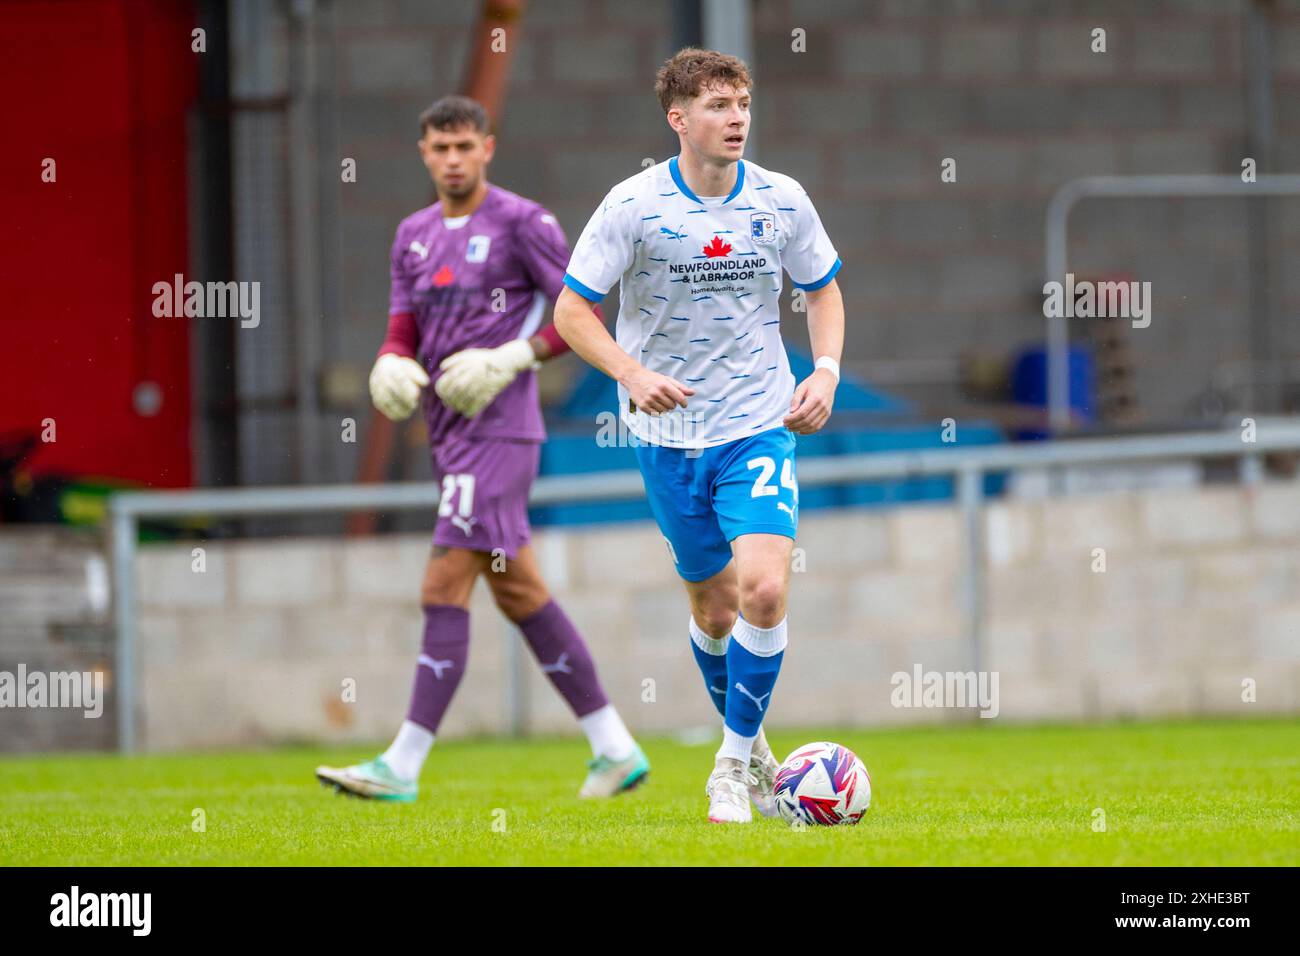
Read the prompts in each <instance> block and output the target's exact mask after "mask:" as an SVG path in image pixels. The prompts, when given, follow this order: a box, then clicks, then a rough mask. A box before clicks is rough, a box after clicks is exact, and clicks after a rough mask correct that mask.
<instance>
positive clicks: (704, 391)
mask: <svg viewBox="0 0 1300 956" xmlns="http://www.w3.org/2000/svg"><path fill="white" fill-rule="evenodd" d="M839 268H840V260H839V257H838V256H837V255H836V253H835V247H834V246H833V245H831V241H830V238H829V237H828V236H827V235H826V230H825V229H823V228H822V223H821V219H820V218H819V217H818V215H817V210H816V209H814V208H813V204H812V201H811V200H810V199H809V198H808V194H807V193H805V192H804V191H803V187H801V186H800V185H799V184H798V183H797V182H795V181H794V180H793V179H791V178H790V177H789V176H786V175H784V174H782V173H776V172H771V171H770V170H766V169H763V168H762V167H761V166H756V165H755V164H754V163H747V162H745V161H744V160H740V161H739V162H738V163H737V173H736V185H735V187H734V188H733V189H732V191H731V193H730V195H728V196H720V197H712V198H711V197H700V196H696V195H695V194H694V193H693V192H691V190H690V189H689V188H688V187H687V185H686V183H685V181H684V180H683V179H682V176H681V173H680V172H679V171H678V168H677V157H675V156H674V157H673V158H672V159H670V160H668V162H666V163H660V164H659V165H657V166H652V167H650V168H649V169H646V170H643V171H642V172H640V173H638V174H637V175H635V176H632V177H630V178H628V179H625V180H624V181H623V182H621V183H619V184H618V185H617V186H615V187H614V188H613V189H611V190H610V191H609V194H608V195H607V196H606V197H605V200H604V202H602V203H601V206H600V208H599V209H597V210H596V212H595V213H594V214H593V215H592V217H591V221H590V222H588V223H587V227H586V228H585V229H583V231H582V235H581V236H580V237H579V238H578V242H577V244H576V245H575V246H574V248H573V255H572V257H571V258H570V260H569V268H568V272H567V274H566V275H565V277H564V281H565V284H566V285H568V286H569V287H570V288H571V289H573V290H574V291H575V292H577V293H578V294H579V295H582V296H584V297H585V298H587V299H589V300H591V301H593V302H599V301H600V300H601V299H602V298H603V297H604V295H605V294H606V293H607V292H609V290H610V289H611V288H612V287H613V285H614V283H615V282H618V283H619V312H618V328H617V330H616V335H615V338H616V339H617V340H618V344H619V346H620V347H622V348H623V350H624V351H626V352H627V353H628V354H629V355H631V356H632V357H633V358H636V359H637V360H638V361H640V362H641V364H642V365H644V366H645V367H646V368H649V369H652V370H654V371H656V372H660V373H662V374H664V375H669V376H672V377H673V378H675V379H677V381H679V382H682V383H683V384H685V385H688V386H690V387H691V388H693V389H695V394H694V395H691V396H689V397H688V398H687V407H686V408H684V409H683V408H680V407H679V408H676V409H674V410H673V411H671V412H667V413H665V414H663V415H658V416H651V415H649V414H647V413H646V412H644V411H642V410H640V409H636V408H635V407H634V406H633V405H632V404H631V402H630V401H629V399H628V395H627V390H626V389H625V388H624V387H623V386H622V385H619V388H618V400H619V413H620V415H621V416H622V418H623V420H624V422H626V423H627V427H628V429H629V430H630V431H631V432H632V434H634V435H636V436H637V438H638V439H641V440H643V441H646V442H649V443H651V444H656V445H665V446H667V447H670V448H708V447H712V446H714V445H720V444H722V443H724V442H729V441H735V440H736V439H738V438H745V437H747V436H749V435H753V434H756V433H758V432H760V431H763V430H765V429H768V428H774V427H776V426H778V425H780V423H781V420H782V419H783V418H784V417H785V416H786V414H788V412H789V408H790V399H791V396H792V395H793V394H794V387H795V380H794V375H793V374H791V372H790V361H789V359H788V358H787V357H786V353H785V344H784V343H783V342H782V340H781V313H780V303H781V285H782V277H781V271H782V270H783V269H784V270H785V271H786V272H787V273H789V275H790V281H791V282H792V283H793V284H794V286H795V287H796V288H800V289H805V290H813V289H819V288H821V287H822V286H824V285H826V284H827V283H828V282H830V281H831V279H833V278H834V277H835V273H836V272H838V271H839Z"/></svg>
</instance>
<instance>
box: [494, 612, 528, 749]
mask: <svg viewBox="0 0 1300 956" xmlns="http://www.w3.org/2000/svg"><path fill="white" fill-rule="evenodd" d="M501 622H502V623H501V639H502V640H503V641H505V647H504V648H503V651H504V658H505V671H506V720H507V726H508V727H509V729H510V736H511V737H523V736H524V735H526V734H527V733H528V673H527V671H526V669H525V668H526V666H527V661H525V660H524V652H523V643H524V640H523V634H522V633H521V632H520V630H519V628H518V627H516V626H515V625H514V623H513V622H511V621H510V619H509V618H507V617H505V615H502V617H501Z"/></svg>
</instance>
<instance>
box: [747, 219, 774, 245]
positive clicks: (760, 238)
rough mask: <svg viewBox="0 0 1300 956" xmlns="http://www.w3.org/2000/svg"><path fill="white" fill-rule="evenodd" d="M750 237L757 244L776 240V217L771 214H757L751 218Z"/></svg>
mask: <svg viewBox="0 0 1300 956" xmlns="http://www.w3.org/2000/svg"><path fill="white" fill-rule="evenodd" d="M749 237H750V238H751V239H753V240H754V241H755V242H771V241H772V240H774V239H775V238H776V216H774V215H772V214H771V213H770V212H755V213H751V214H750V216H749Z"/></svg>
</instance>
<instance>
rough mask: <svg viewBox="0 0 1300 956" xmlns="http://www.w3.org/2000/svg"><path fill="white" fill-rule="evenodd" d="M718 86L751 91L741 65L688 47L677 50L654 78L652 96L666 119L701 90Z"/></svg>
mask: <svg viewBox="0 0 1300 956" xmlns="http://www.w3.org/2000/svg"><path fill="white" fill-rule="evenodd" d="M715 84H718V85H722V86H730V87H733V88H736V89H739V88H741V87H744V88H745V89H747V90H750V91H752V90H753V89H754V81H753V80H752V79H751V78H750V75H749V68H748V67H747V66H745V61H744V60H741V59H739V58H738V57H734V56H730V55H728V54H726V53H719V52H718V51H717V50H701V49H699V48H697V47H693V46H688V47H685V48H683V49H681V50H678V51H677V52H676V53H674V54H673V55H672V56H671V57H669V58H668V59H667V60H664V65H663V66H661V67H660V68H659V72H658V73H656V74H655V96H657V97H659V105H660V106H662V107H663V108H664V114H665V115H666V114H667V113H668V111H669V110H670V109H672V108H673V107H674V106H677V105H679V104H681V103H684V102H687V101H689V100H693V99H694V98H695V97H697V96H699V95H700V91H701V90H705V89H708V88H709V87H711V86H713V85H715Z"/></svg>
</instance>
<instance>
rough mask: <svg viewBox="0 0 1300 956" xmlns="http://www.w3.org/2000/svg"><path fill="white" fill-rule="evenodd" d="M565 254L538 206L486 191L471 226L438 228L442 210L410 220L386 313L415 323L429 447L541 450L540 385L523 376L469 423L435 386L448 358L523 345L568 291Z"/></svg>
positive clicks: (437, 206)
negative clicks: (478, 442) (525, 446)
mask: <svg viewBox="0 0 1300 956" xmlns="http://www.w3.org/2000/svg"><path fill="white" fill-rule="evenodd" d="M568 263H569V244H568V242H567V241H566V240H565V238H564V230H563V229H561V228H560V224H559V223H558V222H557V221H556V219H555V216H553V215H551V213H549V212H547V210H546V209H545V208H543V207H542V206H541V205H539V204H538V203H535V202H533V201H532V200H530V199H525V198H524V197H522V196H519V195H516V194H515V193H512V192H510V190H508V189H502V188H501V187H499V186H493V185H489V186H488V192H487V196H486V197H485V198H484V199H483V202H482V203H481V204H480V205H479V207H478V208H477V209H475V210H474V211H473V212H472V213H470V214H469V215H468V216H461V217H457V218H453V219H443V216H442V203H441V202H436V203H434V204H433V205H432V206H428V207H426V208H424V209H421V210H420V211H419V212H415V213H412V214H411V215H409V216H407V217H406V218H405V219H403V220H402V222H401V224H400V225H399V226H398V227H397V238H396V239H395V240H394V242H393V253H392V286H391V291H390V293H389V303H388V312H389V314H390V315H398V314H400V313H403V312H407V313H410V314H411V315H413V316H414V317H415V324H416V327H417V329H418V330H419V345H418V351H417V354H416V359H417V361H419V362H420V363H421V364H422V365H423V366H424V368H425V370H426V371H427V372H428V373H429V379H430V383H429V387H428V388H427V389H425V392H424V412H425V418H426V420H427V423H428V427H429V440H430V442H432V443H433V444H434V445H435V446H436V445H439V444H441V443H443V442H445V441H448V440H453V439H461V438H470V439H472V438H512V439H520V440H526V441H544V440H545V438H546V430H545V428H544V426H543V425H542V413H541V409H540V408H539V406H538V402H537V376H536V374H535V373H533V372H532V371H524V372H521V373H519V375H518V377H517V378H515V380H514V381H513V382H511V383H510V384H509V385H508V386H506V388H505V389H504V390H503V391H502V392H501V394H500V395H498V396H497V397H496V398H495V399H494V400H493V401H492V403H491V404H490V405H488V406H487V408H485V409H483V411H481V412H480V413H479V414H478V415H476V416H475V417H473V418H466V417H465V416H464V415H461V414H460V413H459V412H455V411H452V410H451V409H450V408H448V407H447V406H446V405H444V404H443V403H442V400H441V399H439V398H438V396H437V394H436V393H435V392H434V389H433V383H434V382H436V381H437V378H438V376H439V375H441V374H442V373H441V371H440V370H439V368H438V365H439V363H441V362H442V360H443V359H444V358H446V357H447V356H448V355H451V354H452V353H453V352H459V351H460V350H461V349H468V348H495V347H496V346H498V345H504V344H505V343H506V342H509V341H510V340H511V339H520V338H522V339H527V338H528V337H530V336H531V335H533V334H534V333H535V332H536V331H537V330H538V328H540V327H541V324H542V321H543V319H544V317H545V315H546V312H547V309H548V307H549V306H550V305H552V304H554V302H555V300H556V299H557V298H558V297H559V294H560V289H562V288H563V286H564V270H565V267H566V266H567V265H568Z"/></svg>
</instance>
